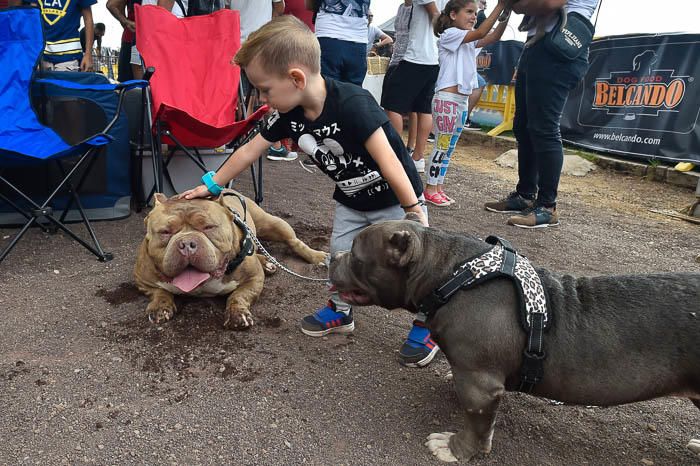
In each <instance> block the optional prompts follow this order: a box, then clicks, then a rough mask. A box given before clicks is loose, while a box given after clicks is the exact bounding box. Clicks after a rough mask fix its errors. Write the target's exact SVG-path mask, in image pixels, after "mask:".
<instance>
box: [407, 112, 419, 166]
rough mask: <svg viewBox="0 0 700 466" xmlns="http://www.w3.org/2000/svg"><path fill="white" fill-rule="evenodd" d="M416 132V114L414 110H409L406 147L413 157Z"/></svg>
mask: <svg viewBox="0 0 700 466" xmlns="http://www.w3.org/2000/svg"><path fill="white" fill-rule="evenodd" d="M417 132H418V115H417V114H416V112H411V113H409V114H408V142H407V143H406V147H407V148H408V151H409V153H410V155H411V157H413V152H414V151H415V149H416V133H417Z"/></svg>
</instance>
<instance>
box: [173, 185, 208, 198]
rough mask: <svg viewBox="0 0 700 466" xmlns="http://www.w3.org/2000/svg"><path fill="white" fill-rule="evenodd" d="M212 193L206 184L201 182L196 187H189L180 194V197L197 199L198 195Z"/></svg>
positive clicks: (203, 195)
mask: <svg viewBox="0 0 700 466" xmlns="http://www.w3.org/2000/svg"><path fill="white" fill-rule="evenodd" d="M209 196H211V193H210V192H209V190H208V189H207V187H206V186H204V185H203V184H200V185H199V186H197V187H196V188H193V189H188V190H187V191H185V192H184V193H182V194H180V195H179V196H178V197H177V198H178V199H197V198H198V197H209Z"/></svg>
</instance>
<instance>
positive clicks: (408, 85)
mask: <svg viewBox="0 0 700 466" xmlns="http://www.w3.org/2000/svg"><path fill="white" fill-rule="evenodd" d="M384 79H385V80H386V81H387V83H386V86H384V88H383V89H384V91H383V92H382V107H383V108H384V111H385V112H386V114H387V116H388V117H389V121H390V122H391V125H392V126H393V127H394V129H395V130H396V132H398V133H399V134H402V133H403V116H402V115H405V114H407V113H410V112H411V107H412V106H413V100H414V98H415V96H417V95H418V94H419V93H420V91H421V88H422V85H421V83H420V79H421V65H416V64H415V63H410V62H407V61H401V62H399V64H398V65H396V68H395V69H394V70H393V71H392V72H391V73H390V74H389V75H387V76H386V77H385V78H384ZM428 112H430V109H428Z"/></svg>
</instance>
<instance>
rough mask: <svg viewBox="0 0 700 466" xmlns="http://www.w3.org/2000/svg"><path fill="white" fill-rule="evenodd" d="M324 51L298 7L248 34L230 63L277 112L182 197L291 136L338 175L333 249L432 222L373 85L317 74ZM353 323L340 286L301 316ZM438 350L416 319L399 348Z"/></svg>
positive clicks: (317, 322)
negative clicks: (371, 233)
mask: <svg viewBox="0 0 700 466" xmlns="http://www.w3.org/2000/svg"><path fill="white" fill-rule="evenodd" d="M320 55H321V52H320V47H319V44H318V41H317V39H316V37H315V36H314V34H313V33H312V32H311V31H310V30H309V29H308V28H307V27H306V25H304V23H302V22H301V21H299V20H298V19H296V18H294V17H292V16H281V17H277V18H275V19H273V20H272V21H270V22H269V23H267V24H266V25H264V26H263V27H262V28H260V29H259V30H258V31H256V32H254V33H252V34H251V35H250V36H249V37H248V40H246V42H245V43H244V44H243V46H242V47H241V49H240V50H239V51H238V53H237V54H236V56H235V57H234V62H235V63H236V64H237V65H239V66H241V67H242V68H243V69H245V72H246V75H247V76H248V79H249V80H250V82H251V84H252V85H253V86H255V87H256V88H257V89H258V91H259V92H260V98H261V100H262V101H263V102H265V103H267V104H268V105H270V106H271V107H272V108H273V109H274V111H273V113H272V114H271V115H270V116H269V118H268V120H267V122H266V124H265V125H264V126H263V128H262V129H261V132H260V134H258V135H257V136H255V137H254V138H253V139H252V140H251V141H250V142H248V143H247V144H245V145H244V146H242V147H241V148H240V149H238V150H237V151H236V153H235V154H234V155H233V156H232V157H231V158H230V159H229V160H228V161H227V162H226V163H225V164H224V165H222V166H221V167H220V168H219V170H218V171H217V172H216V173H214V172H209V173H207V174H206V175H204V176H203V177H202V181H203V183H204V184H203V185H200V186H198V187H196V188H194V189H191V190H188V191H186V192H184V193H183V194H182V197H184V198H186V199H194V198H197V197H205V196H210V195H218V194H219V192H220V191H221V189H222V188H221V187H222V186H224V185H226V184H227V183H228V182H229V181H230V180H232V179H234V178H236V177H237V176H238V175H239V174H240V173H241V172H242V171H243V170H245V169H246V168H248V167H249V166H250V165H251V164H252V163H254V162H255V161H256V160H257V159H258V158H259V157H261V156H262V154H265V153H267V149H268V148H269V147H270V146H271V144H272V143H273V142H274V141H279V140H280V139H284V138H292V139H293V140H294V141H295V142H296V143H297V144H298V145H299V147H301V149H302V150H304V152H306V153H307V154H309V156H310V157H311V158H312V159H313V161H314V162H315V163H316V165H317V166H318V168H319V169H320V170H321V171H323V172H324V173H326V174H327V175H328V176H329V177H330V178H331V179H332V180H333V181H334V182H335V183H336V188H335V192H334V194H333V199H335V201H336V206H335V218H334V221H333V232H332V234H331V245H330V248H331V254H335V253H337V252H339V251H348V250H350V248H351V245H352V240H353V239H354V238H355V236H356V235H357V234H358V233H359V232H360V231H361V230H362V229H363V228H365V227H366V226H369V225H371V224H374V223H378V222H383V221H386V220H399V219H401V218H403V217H404V214H405V213H406V212H414V213H416V214H417V215H418V216H419V217H420V219H421V222H422V223H423V224H425V225H426V226H427V225H428V218H427V210H426V209H425V204H424V202H423V185H422V183H421V180H420V177H419V176H418V173H417V172H416V169H415V165H414V164H413V161H412V160H411V158H410V157H409V155H408V152H407V150H406V146H405V145H404V144H403V142H402V140H401V137H400V136H399V134H398V133H397V132H396V131H395V130H394V129H393V127H392V126H391V123H390V122H389V119H388V118H387V116H386V114H385V113H384V111H383V110H382V109H381V107H379V105H377V103H376V101H375V100H374V98H373V97H372V95H371V94H370V93H369V92H367V91H366V90H364V89H362V88H360V87H358V86H355V85H354V84H349V83H343V82H340V81H335V80H333V79H329V78H324V77H323V76H321V72H320V68H321V65H320V62H321V59H320ZM387 286H390V284H387ZM354 328H355V323H354V320H353V316H352V307H351V306H350V305H349V304H347V303H345V302H344V301H343V300H341V299H340V296H339V295H338V294H337V293H335V292H332V293H331V297H330V299H329V300H328V303H327V304H326V306H324V307H322V308H321V309H319V310H317V311H316V312H314V313H313V314H311V315H308V316H306V317H304V318H303V319H302V322H301V330H302V332H304V333H305V334H306V335H310V336H315V337H320V336H323V335H327V334H329V333H350V332H352V331H353V330H354ZM437 351H438V347H437V345H436V344H435V342H434V341H433V340H432V338H431V336H430V332H429V330H428V329H427V328H426V327H425V326H423V325H422V324H421V323H420V322H414V325H413V327H412V328H411V331H410V332H409V334H408V338H407V339H406V341H405V342H404V344H403V346H402V347H401V350H400V352H399V357H400V361H401V363H402V364H404V365H407V366H410V367H419V366H425V365H427V364H428V363H430V361H432V359H433V357H434V356H435V354H436V352H437Z"/></svg>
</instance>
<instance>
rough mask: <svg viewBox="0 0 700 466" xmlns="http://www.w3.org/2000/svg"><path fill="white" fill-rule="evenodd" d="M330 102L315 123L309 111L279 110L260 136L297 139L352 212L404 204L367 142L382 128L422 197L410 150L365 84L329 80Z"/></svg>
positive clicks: (272, 139)
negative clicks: (329, 179) (398, 197)
mask: <svg viewBox="0 0 700 466" xmlns="http://www.w3.org/2000/svg"><path fill="white" fill-rule="evenodd" d="M325 82H326V93H327V94H326V101H325V103H324V106H323V111H322V112H321V114H320V115H319V117H318V118H317V119H316V120H314V121H310V120H308V119H306V117H304V109H303V108H302V107H296V108H294V109H293V110H291V111H290V112H288V113H279V112H274V113H272V115H271V116H270V117H269V118H268V120H267V121H266V123H265V124H264V125H263V127H262V129H261V131H260V134H261V135H262V137H263V138H265V139H266V140H267V141H271V142H272V141H279V140H280V139H284V138H292V139H294V141H296V143H297V144H298V145H299V147H300V148H301V149H302V150H303V151H304V152H306V153H307V154H309V155H310V157H311V158H312V159H313V161H314V162H315V163H316V165H317V166H318V167H319V168H320V169H321V170H322V171H323V172H324V173H326V174H327V175H328V176H329V177H331V179H332V180H333V181H335V183H336V188H335V193H334V194H333V199H335V200H336V201H338V202H340V203H341V204H343V205H345V206H347V207H350V208H351V209H355V210H360V211H364V212H366V211H372V210H379V209H383V208H385V207H389V206H394V205H397V204H398V203H399V200H398V199H397V198H396V195H395V194H394V192H393V191H392V189H391V187H390V186H389V183H388V182H387V181H386V179H385V178H384V177H383V176H382V174H381V173H380V171H379V167H378V165H377V163H376V162H375V161H374V159H373V158H372V156H371V155H370V154H369V153H368V152H367V149H366V148H365V142H366V141H367V139H369V137H370V136H371V135H372V134H373V133H374V132H375V131H376V130H377V129H379V128H382V129H383V130H384V133H385V134H386V137H387V139H388V140H389V144H391V147H392V148H393V149H394V152H395V153H396V155H397V157H398V159H399V160H400V161H401V165H402V166H403V168H404V170H405V171H406V174H407V175H408V179H409V180H410V181H411V185H412V186H413V190H414V192H415V193H416V196H420V195H421V194H422V193H423V184H422V183H421V179H420V177H419V176H418V172H417V171H416V167H415V165H414V164H413V160H411V157H409V155H408V152H407V151H406V146H405V145H404V143H403V141H402V140H401V137H400V136H399V134H398V133H397V132H396V130H394V128H393V127H392V126H391V123H390V122H389V119H388V118H387V116H386V113H384V111H383V110H382V109H381V107H380V106H379V105H378V104H377V101H376V100H374V97H372V95H371V94H370V93H369V92H367V91H366V90H364V89H362V88H361V87H359V86H356V85H354V84H350V83H344V82H340V81H335V80H333V79H329V78H325Z"/></svg>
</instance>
